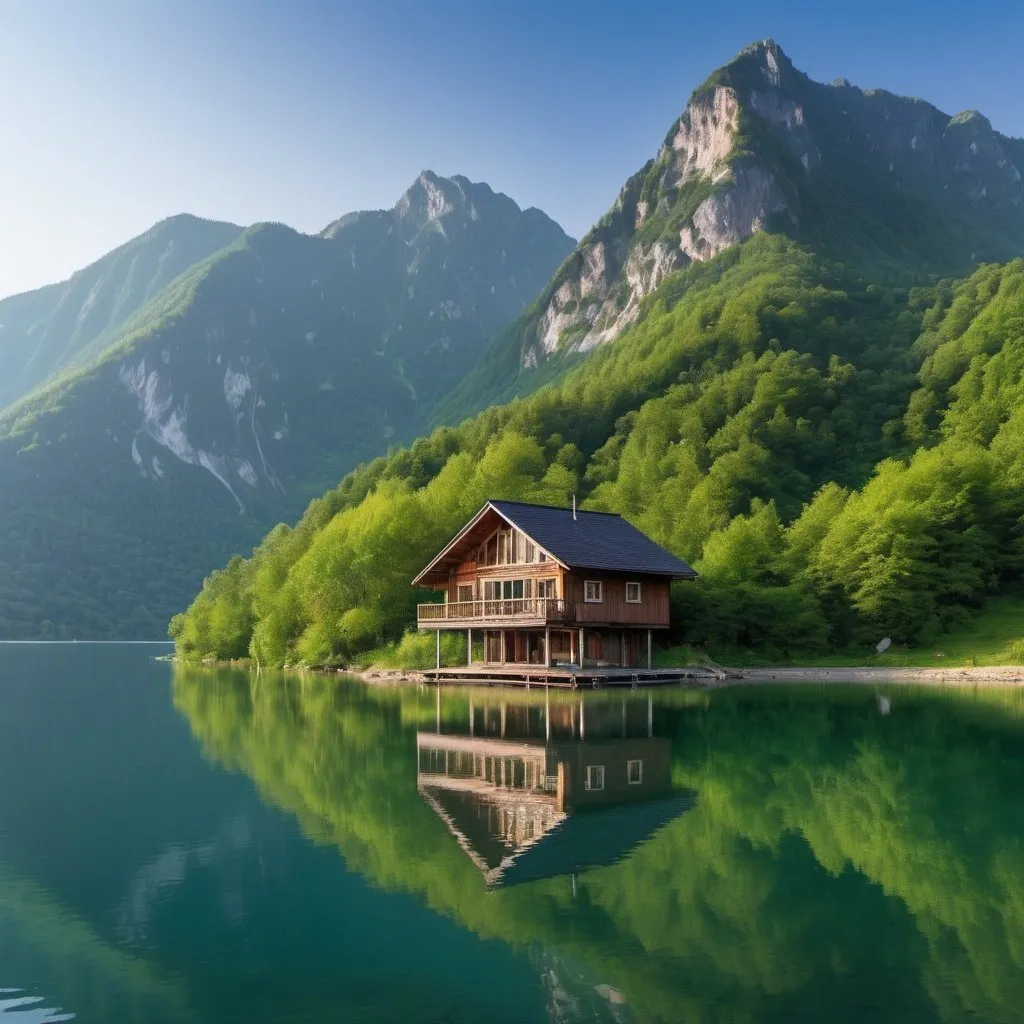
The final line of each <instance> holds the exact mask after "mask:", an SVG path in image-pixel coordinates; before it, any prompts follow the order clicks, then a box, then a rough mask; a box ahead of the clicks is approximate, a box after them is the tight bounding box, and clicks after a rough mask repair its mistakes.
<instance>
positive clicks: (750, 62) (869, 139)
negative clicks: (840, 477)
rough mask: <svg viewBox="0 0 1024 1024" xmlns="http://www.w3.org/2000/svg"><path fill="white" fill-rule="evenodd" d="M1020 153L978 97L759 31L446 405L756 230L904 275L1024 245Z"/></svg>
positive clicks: (483, 398) (997, 256) (589, 337)
mask: <svg viewBox="0 0 1024 1024" xmlns="http://www.w3.org/2000/svg"><path fill="white" fill-rule="evenodd" d="M1022 171H1024V140H1021V139H1012V138H1007V137H1005V136H1003V135H1000V134H999V133H998V132H996V131H995V130H994V129H993V128H992V125H991V124H990V123H989V121H988V120H987V119H986V118H985V117H984V116H983V115H982V114H979V113H978V112H977V111H964V112H962V113H959V114H956V115H955V116H952V117H951V116H950V115H948V114H945V113H943V112H942V111H940V110H938V109H937V108H936V107H934V106H932V105H931V104H929V103H926V102H924V101H923V100H919V99H910V98H906V97H902V96H896V95H894V94H892V93H890V92H886V91H884V90H881V89H869V90H864V89H859V88H856V87H855V86H852V85H851V84H850V83H849V82H847V81H846V80H845V79H837V80H835V81H833V82H832V83H831V84H828V85H824V84H821V83H819V82H815V81H813V80H811V79H810V78H808V77H807V76H806V75H805V74H803V73H802V72H800V71H798V70H797V69H796V68H794V67H793V64H792V63H791V62H790V60H789V58H788V57H787V56H786V55H785V54H784V53H783V51H782V49H781V48H780V47H779V46H778V44H777V43H775V42H773V41H772V40H766V41H764V42H760V43H756V44H754V45H753V46H750V47H748V48H747V49H745V50H744V51H742V52H741V53H740V54H739V55H738V56H737V57H736V58H735V59H734V60H733V61H732V62H730V63H729V64H727V65H726V66H725V67H723V68H720V69H719V70H718V71H716V72H715V73H714V74H712V75H711V76H710V77H709V78H708V79H707V81H706V82H704V84H703V85H701V86H700V87H699V88H698V89H697V90H696V91H695V92H694V94H693V96H692V97H691V98H690V101H689V103H688V104H687V106H686V109H685V110H684V111H683V113H682V115H681V116H680V117H679V118H678V120H677V121H676V122H675V123H674V124H673V125H672V126H671V128H670V129H669V131H668V134H667V135H666V137H665V141H664V142H663V144H662V146H661V148H660V149H659V150H658V152H657V154H656V155H655V156H654V158H653V159H651V160H649V161H648V162H647V163H646V164H645V165H644V166H643V167H642V168H641V169H640V170H639V171H637V173H636V174H634V175H633V176H632V177H631V178H630V179H629V180H628V181H627V182H626V184H625V185H624V186H623V187H622V189H621V191H620V192H619V195H618V197H617V199H616V200H615V203H614V205H613V206H612V208H611V209H610V210H609V211H608V213H607V214H606V215H605V216H604V217H603V218H602V219H601V220H600V221H599V222H598V223H597V224H596V225H595V226H594V227H593V228H592V229H591V231H589V232H588V233H587V235H586V236H585V237H584V238H583V239H582V240H581V241H580V243H579V245H578V246H577V247H576V249H575V250H574V251H573V253H572V254H571V255H570V256H569V258H568V259H567V260H566V261H565V263H564V264H563V265H562V266H561V268H560V269H559V271H558V273H557V274H556V275H555V276H554V278H553V279H552V280H551V281H550V282H549V284H548V286H547V287H546V288H545V289H544V292H543V293H542V294H541V296H540V297H539V299H538V301H537V302H536V304H535V305H534V306H533V307H532V308H531V309H530V310H529V311H528V312H527V313H526V314H525V315H524V316H523V317H522V318H521V319H520V320H519V321H517V322H516V323H515V324H512V325H510V327H509V329H508V330H507V331H506V332H505V336H504V338H503V339H502V341H501V343H500V344H499V345H497V346H496V347H495V349H494V351H493V352H491V353H490V354H489V356H488V358H487V359H486V360H484V361H483V362H482V363H481V365H480V366H479V367H478V368H477V369H476V371H475V372H474V373H473V374H472V375H471V376H470V378H469V379H468V380H467V381H466V382H464V383H463V384H462V385H461V386H460V388H459V389H458V390H457V391H456V393H455V395H454V396H452V398H451V399H450V400H449V401H448V402H446V403H445V405H444V406H443V407H442V412H441V415H442V418H445V419H449V420H451V421H456V420H458V419H460V418H461V416H462V415H463V414H464V413H466V412H469V411H475V409H477V408H482V407H483V406H485V405H486V404H488V402H489V401H491V400H493V398H494V397H495V396H499V397H511V395H513V394H515V393H523V392H525V391H527V390H529V389H530V388H531V387H533V386H535V383H536V380H537V379H538V377H540V378H541V379H543V376H544V374H543V373H541V374H539V375H538V373H537V371H536V368H537V367H538V366H541V367H542V366H543V364H544V363H545V362H546V361H548V360H550V359H551V358H552V357H553V356H554V357H556V361H558V360H559V359H562V358H564V357H566V356H567V355H568V356H574V355H576V354H578V353H581V352H587V351H589V350H591V349H593V348H595V347H596V346H598V345H601V344H603V343H605V342H607V341H609V340H611V339H612V338H615V337H617V336H618V335H619V334H621V333H622V331H623V329H624V328H625V327H627V326H628V325H629V324H631V323H633V322H635V321H636V319H637V317H638V316H639V313H640V309H641V305H642V303H643V301H644V300H645V299H646V298H647V296H649V295H650V294H652V293H653V292H654V291H655V290H656V289H657V288H658V286H659V285H660V284H661V283H662V282H663V281H664V280H665V279H666V277H668V276H669V275H670V274H672V273H674V272H675V271H677V270H679V269H681V268H683V267H685V266H688V265H690V264H691V263H694V262H701V261H705V260H708V259H710V258H712V257H714V256H715V255H717V254H718V253H720V252H722V251H723V250H724V249H726V248H728V247H729V246H732V245H735V244H737V243H739V242H742V241H743V240H745V239H747V238H749V237H751V236H752V235H754V234H757V233H759V232H764V231H778V232H784V233H786V234H788V235H789V236H790V237H792V238H794V239H795V240H798V241H800V242H801V243H803V244H805V245H807V246H808V247H809V248H812V249H813V250H814V251H816V252H818V253H820V254H822V255H823V256H828V257H831V258H834V259H837V260H842V261H843V262H844V263H847V264H850V265H856V266H858V267H860V268H862V269H863V270H864V271H866V272H869V273H872V274H885V275H893V274H896V275H899V276H901V277H903V278H904V279H910V278H912V277H913V276H914V275H920V274H922V273H924V274H939V275H949V274H953V275H958V274H964V273H968V272H969V271H970V269H971V268H972V267H973V266H974V265H976V264H977V263H978V262H982V261H999V260H1006V259H1009V258H1012V257H1014V256H1018V255H1021V254H1024V183H1022V180H1021V174H1022ZM553 370H554V368H549V369H548V370H547V375H548V376H550V374H551V373H552V372H553ZM522 371H525V373H523V372H522ZM521 374H522V375H521Z"/></svg>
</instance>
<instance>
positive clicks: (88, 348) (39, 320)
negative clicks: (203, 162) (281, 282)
mask: <svg viewBox="0 0 1024 1024" xmlns="http://www.w3.org/2000/svg"><path fill="white" fill-rule="evenodd" d="M241 232H242V229H241V228H240V227H237V226H236V225H234V224H222V223H219V222H217V221H210V220H201V219H200V218H198V217H192V216H189V215H187V214H182V215H180V216H177V217H169V218H168V219H167V220H163V221H161V222H160V223H159V224H156V225H155V226H154V227H152V228H150V229H149V231H147V232H146V233H145V234H142V235H139V236H138V237H137V238H133V239H132V240H131V241H130V242H126V243H125V244H124V245H122V246H120V247H119V248H117V249H115V250H114V251H113V252H110V253H107V255H106V256H104V257H103V258H102V259H99V260H97V261H96V262H95V263H92V264H90V265H89V266H88V267H86V268H85V269H84V270H80V271H78V273H77V274H74V275H73V276H72V277H71V278H70V279H69V280H67V281H64V282H63V283H61V284H54V285H49V286H47V287H45V288H39V289H37V290H36V291H31V292H24V293H23V294H21V295H13V296H11V297H10V298H9V299H3V300H2V301H0V409H3V408H4V407H5V406H7V405H10V404H11V402H13V401H15V400H16V399H18V398H20V397H21V396H22V395H25V394H27V393H28V392H29V391H31V390H32V389H33V388H35V387H37V386H38V385H39V384H42V383H43V382H44V381H46V380H49V379H50V378H51V377H53V376H54V375H56V374H57V373H59V372H60V371H61V370H63V369H66V368H67V367H69V366H71V365H74V364H76V363H81V362H83V361H87V360H88V358H89V356H90V354H93V355H94V354H95V353H96V352H97V351H98V350H100V349H101V348H102V345H103V343H104V341H110V340H111V339H112V338H113V337H114V336H115V335H116V334H117V332H118V330H119V329H120V328H121V327H122V326H123V325H124V324H125V322H126V321H127V320H129V319H130V318H131V317H132V316H133V315H134V314H135V313H137V312H138V311H139V310H140V309H142V307H143V306H145V305H146V303H147V302H149V301H150V300H151V299H153V298H154V297H155V296H156V295H157V294H158V293H159V292H160V291H161V290H162V289H163V288H165V287H166V286H167V285H169V284H170V283H171V281H173V280H174V279H175V278H176V277H177V276H178V275H179V274H181V273H183V272H184V271H186V270H188V268H189V267H191V266H192V265H193V264H195V263H199V262H200V261H202V260H204V259H206V258H207V257H208V256H211V255H212V254H213V253H215V252H216V251H217V250H218V249H223V248H224V246H226V245H229V244H230V243H231V242H233V241H234V240H235V239H236V238H237V237H238V236H239V235H240V234H241Z"/></svg>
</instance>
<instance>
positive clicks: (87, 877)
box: [0, 645, 1024, 1024]
mask: <svg viewBox="0 0 1024 1024" xmlns="http://www.w3.org/2000/svg"><path fill="white" fill-rule="evenodd" d="M158 651H159V649H158V648H145V647H116V646H110V647H107V646H101V647H92V646H89V647H83V646H74V647H72V646H43V647H12V646H3V645H0V1017H3V1019H4V1024H6V1022H7V1021H8V1020H10V1022H11V1024H44V1022H47V1021H58V1020H74V1021H77V1022H81V1024H91V1022H106V1021H111V1022H136V1021H137V1022H140V1024H164V1022H178V1021H192V1022H196V1024H225V1022H228V1024H230V1022H239V1024H240V1022H246V1024H253V1022H268V1024H285V1022H287V1024H307V1022H348V1021H359V1022H370V1021H374V1022H375V1021H383V1022H392V1021H393V1022H403V1024H420V1022H477V1021H487V1022H496V1024H497V1022H506V1021H508V1022H532V1021H616V1022H627V1021H637V1022H656V1021H734V1020H742V1021H811V1020H814V1021H851V1022H852V1021H858V1022H861V1021H868V1020H871V1021H967V1020H971V1021H1024V845H1022V838H1024V695H1021V694H1019V693H1018V692H1016V691H1002V690H999V691H980V692H979V691H935V690H932V691H921V690H914V689H899V688H869V687H860V688H853V687H851V688H840V687H832V688H829V689H824V688H818V687H812V686H804V687H794V688H786V687H773V688H767V687H765V688H756V689H755V688H749V689H732V690H725V691H719V692H716V693H710V694H707V693H698V692H693V691H684V690H679V689H672V690H668V689H666V690H662V691H656V692H654V693H653V694H652V695H650V696H649V695H648V694H647V693H646V692H642V691H638V692H635V693H627V694H625V695H623V694H621V693H595V694H588V695H586V696H585V697H584V698H583V699H582V700H581V699H580V697H579V696H578V695H576V696H572V695H566V694H561V693H552V694H549V695H545V693H544V692H543V691H531V692H530V693H529V694H526V693H521V692H511V693H509V692H504V691H499V690H480V691H473V692H465V691H460V692H446V693H444V694H442V695H441V698H440V701H438V695H437V693H436V692H435V691H433V690H427V689H419V688H414V687H410V688H367V687H365V686H362V685H360V684H359V683H356V682H353V681H346V680H333V679H332V680H327V679H308V680H299V679H294V678H288V679H286V678H283V677H280V676H275V675H267V674H264V675H263V676H262V677H260V678H258V679H257V678H255V677H253V678H250V677H249V676H248V675H247V674H244V673H240V672H231V671H207V670H173V669H172V668H171V667H170V666H169V665H167V664H162V663H158V662H155V661H153V660H152V656H153V654H154V653H158Z"/></svg>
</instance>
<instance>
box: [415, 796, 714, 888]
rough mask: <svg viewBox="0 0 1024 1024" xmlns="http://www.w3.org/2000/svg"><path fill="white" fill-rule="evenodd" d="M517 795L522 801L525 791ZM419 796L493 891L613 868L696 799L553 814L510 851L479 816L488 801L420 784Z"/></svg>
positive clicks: (666, 798)
mask: <svg viewBox="0 0 1024 1024" xmlns="http://www.w3.org/2000/svg"><path fill="white" fill-rule="evenodd" d="M515 792H516V793H517V795H518V796H519V797H520V802H521V801H522V796H523V794H522V792H521V791H515ZM420 793H421V794H422V795H423V797H424V798H425V799H426V801H427V803H428V804H429V805H430V806H431V807H432V808H433V810H434V812H435V813H436V814H437V815H438V816H439V817H440V818H441V820H442V821H444V823H445V824H446V825H447V827H448V830H449V831H450V832H451V833H452V835H453V836H455V838H456V840H457V841H458V843H459V845H460V846H461V847H462V848H463V849H464V850H465V851H466V853H467V854H468V855H469V857H470V858H471V860H472V861H473V863H474V864H476V866H477V867H478V868H479V869H480V871H481V873H482V874H483V876H484V879H485V881H486V884H487V886H488V887H489V888H502V887H505V886H510V885H518V884H520V883H522V882H532V881H536V880H537V879H540V878H553V877H556V876H558V875H569V874H575V873H580V872H583V871H586V870H587V869H588V868H596V867H604V866H606V865H609V864H615V863H617V862H618V861H620V860H623V859H624V858H626V857H628V856H629V855H630V854H631V853H632V852H633V851H634V850H635V849H636V848H637V847H638V846H639V845H641V844H642V843H644V842H646V841H647V840H648V839H650V838H651V837H652V836H653V835H654V834H655V833H656V832H657V831H658V830H659V829H661V828H663V827H664V826H665V825H667V824H668V823H669V822H670V821H672V820H674V819H675V818H677V817H679V816H680V815H681V814H684V813H685V812H686V811H688V810H690V808H691V807H693V805H694V796H695V794H694V793H692V792H691V791H684V792H674V793H670V794H668V795H666V796H663V797H661V798H659V799H654V800H644V801H640V802H636V803H627V804H620V805H617V806H611V807H603V808H598V809H592V810H586V811H579V812H576V813H573V814H565V813H561V812H554V811H552V814H551V816H550V822H549V824H547V825H546V826H544V827H543V831H541V832H540V834H538V835H535V836H533V837H531V838H530V839H528V840H526V841H525V842H523V843H522V844H521V845H520V846H519V847H518V848H517V849H511V848H510V847H509V846H508V845H507V843H506V842H505V841H504V840H502V838H501V837H500V836H498V835H494V834H492V833H491V831H490V828H491V826H490V824H489V823H490V822H491V821H492V820H493V819H492V817H491V816H489V815H487V814H486V813H481V811H482V808H484V807H485V806H486V804H487V802H488V800H487V798H486V797H481V796H480V795H477V794H471V793H463V792H459V791H452V790H447V789H445V788H443V787H440V786H430V785H421V786H420Z"/></svg>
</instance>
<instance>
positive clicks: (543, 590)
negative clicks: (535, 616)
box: [537, 580, 555, 599]
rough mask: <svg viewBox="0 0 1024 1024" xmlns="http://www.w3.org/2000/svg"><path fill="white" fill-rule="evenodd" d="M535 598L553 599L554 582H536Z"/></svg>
mask: <svg viewBox="0 0 1024 1024" xmlns="http://www.w3.org/2000/svg"><path fill="white" fill-rule="evenodd" d="M537 596H538V597H545V598H549V599H550V598H553V597H554V596H555V581H554V580H537Z"/></svg>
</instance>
